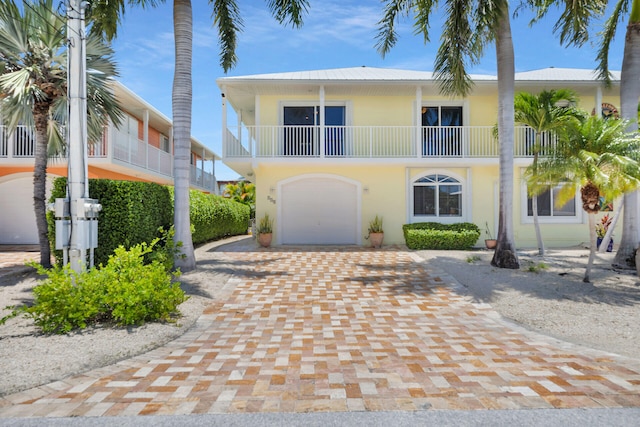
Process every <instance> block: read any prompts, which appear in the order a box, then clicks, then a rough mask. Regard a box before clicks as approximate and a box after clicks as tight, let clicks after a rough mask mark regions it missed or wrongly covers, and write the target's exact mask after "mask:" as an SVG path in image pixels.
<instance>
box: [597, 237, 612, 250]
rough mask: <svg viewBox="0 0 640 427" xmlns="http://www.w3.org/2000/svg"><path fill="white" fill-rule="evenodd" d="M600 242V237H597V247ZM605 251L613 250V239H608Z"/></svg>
mask: <svg viewBox="0 0 640 427" xmlns="http://www.w3.org/2000/svg"><path fill="white" fill-rule="evenodd" d="M601 243H602V237H598V249H600V244H601ZM607 252H613V239H611V240H609V245H608V246H607Z"/></svg>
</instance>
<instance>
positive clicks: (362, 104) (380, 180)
mask: <svg viewBox="0 0 640 427" xmlns="http://www.w3.org/2000/svg"><path fill="white" fill-rule="evenodd" d="M472 77H473V80H474V82H475V86H474V88H473V91H472V93H471V95H469V96H467V97H464V98H461V97H448V96H443V95H441V94H440V91H439V87H438V83H437V82H436V81H435V80H434V78H433V74H432V73H430V72H422V71H407V70H395V69H380V68H369V67H357V68H345V69H332V70H316V71H303V72H290V73H278V74H262V75H250V76H237V77H224V78H220V79H218V80H217V84H218V86H219V88H220V90H221V92H222V100H223V113H222V115H223V124H224V127H225V129H224V131H223V155H222V158H223V162H224V163H225V164H226V165H228V166H229V167H231V168H232V169H233V170H235V171H237V172H238V173H240V174H241V175H243V176H244V177H246V178H247V179H249V180H251V181H253V182H255V184H256V190H257V201H256V211H257V212H256V217H257V218H260V217H262V216H263V215H264V214H266V213H268V214H269V215H270V216H271V217H272V218H275V226H274V243H275V244H278V245H286V244H355V245H361V244H367V242H366V240H365V237H366V235H367V227H368V223H369V221H370V220H372V219H373V218H374V217H375V216H376V215H379V216H382V217H383V218H384V232H385V244H390V243H391V244H393V243H403V242H404V239H403V235H402V225H403V224H406V223H414V222H426V221H437V222H443V223H452V222H463V221H468V222H473V223H475V224H477V225H478V226H479V227H480V229H481V230H484V229H485V228H486V226H488V228H489V229H490V232H491V233H492V234H493V236H494V237H495V235H496V232H497V212H498V143H497V140H496V139H495V138H494V136H493V127H494V125H495V123H496V121H497V109H498V97H497V91H498V88H497V78H496V76H492V75H474V76H472ZM559 88H569V89H573V90H574V91H576V92H577V93H578V95H579V96H580V107H581V108H583V109H585V110H588V111H593V112H594V113H596V112H600V113H602V114H610V113H615V112H616V111H615V109H616V106H617V105H619V73H614V82H613V85H612V86H611V87H610V88H605V87H604V86H603V85H602V83H601V82H599V81H597V80H596V79H595V75H594V73H593V71H592V70H582V69H561V68H547V69H542V70H535V71H529V72H523V73H517V74H516V91H529V92H533V93H537V92H539V91H541V90H544V89H559ZM532 143H533V135H532V132H531V129H528V128H526V127H524V126H516V137H515V141H514V144H515V147H514V151H515V161H514V167H515V170H514V176H515V177H516V179H517V182H516V183H514V184H515V185H514V212H513V218H514V229H515V239H516V244H517V246H518V247H521V248H525V247H535V246H536V240H535V233H534V228H533V219H532V212H531V205H530V201H528V198H527V192H526V186H525V184H524V182H523V180H522V173H523V171H524V168H526V166H527V165H529V164H530V163H531V157H532V153H531V144H532ZM578 197H579V194H577V195H576V199H575V200H574V201H572V202H569V203H568V204H566V205H565V206H563V207H556V206H555V205H554V203H553V198H554V191H553V189H550V191H549V192H547V193H545V194H543V195H542V196H540V197H539V215H540V221H541V223H542V224H543V225H542V232H543V236H544V240H545V243H546V245H548V246H570V245H576V244H579V243H581V242H586V241H588V229H587V226H586V225H585V224H586V216H585V215H583V212H582V209H581V204H580V203H579V199H578ZM484 238H485V236H482V237H481V239H484Z"/></svg>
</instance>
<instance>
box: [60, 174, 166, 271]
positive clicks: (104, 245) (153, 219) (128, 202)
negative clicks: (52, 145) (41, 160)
mask: <svg viewBox="0 0 640 427" xmlns="http://www.w3.org/2000/svg"><path fill="white" fill-rule="evenodd" d="M66 186H67V179H66V178H57V179H56V180H54V183H53V189H52V191H51V199H50V200H51V201H53V200H54V199H56V198H63V197H65V194H66ZM89 194H90V195H91V198H93V199H98V201H99V202H100V204H101V205H102V211H101V212H100V214H99V216H98V247H97V248H96V250H95V254H94V260H95V265H99V264H106V263H107V261H108V260H109V256H110V255H111V254H113V252H114V250H115V249H116V248H117V247H118V246H120V245H122V246H124V247H125V248H129V247H132V246H134V245H137V244H139V243H143V242H147V243H149V242H151V241H152V240H153V239H155V238H156V237H158V236H159V234H158V230H159V229H160V228H161V227H162V228H164V229H169V228H170V227H171V225H172V224H173V201H172V198H171V194H170V192H169V189H168V188H167V187H166V186H162V185H159V184H155V183H149V182H133V181H115V180H110V179H90V180H89ZM48 219H49V241H50V242H51V244H52V245H55V224H54V220H55V218H54V216H53V213H49V215H48ZM54 254H55V256H56V258H57V260H58V264H61V261H62V251H55V252H54Z"/></svg>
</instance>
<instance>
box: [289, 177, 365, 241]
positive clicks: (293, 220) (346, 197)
mask: <svg viewBox="0 0 640 427" xmlns="http://www.w3.org/2000/svg"><path fill="white" fill-rule="evenodd" d="M358 197H359V192H358V187H357V186H356V185H355V184H353V183H350V182H346V181H342V180H339V179H336V178H330V177H309V178H303V179H299V180H296V181H293V182H289V183H286V184H283V185H282V187H281V193H280V198H281V203H282V204H281V207H282V210H281V213H282V214H281V218H280V219H279V221H280V230H281V232H282V243H283V244H294V245H300V244H302V245H309V244H317V245H353V244H357V243H358V242H359V239H358V234H359V233H358V231H359V230H358Z"/></svg>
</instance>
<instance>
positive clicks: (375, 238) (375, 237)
mask: <svg viewBox="0 0 640 427" xmlns="http://www.w3.org/2000/svg"><path fill="white" fill-rule="evenodd" d="M383 239H384V233H369V240H370V241H371V246H373V247H374V248H380V247H382V240H383Z"/></svg>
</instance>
